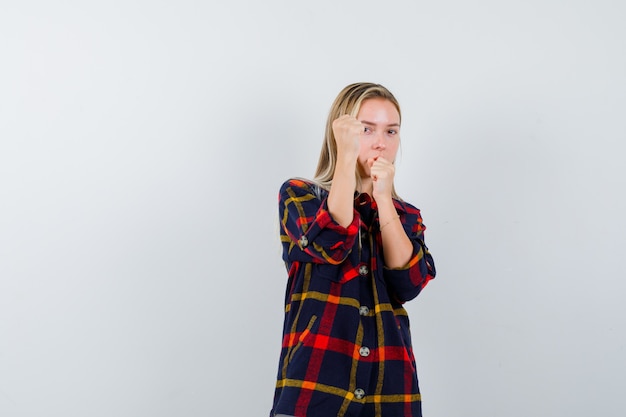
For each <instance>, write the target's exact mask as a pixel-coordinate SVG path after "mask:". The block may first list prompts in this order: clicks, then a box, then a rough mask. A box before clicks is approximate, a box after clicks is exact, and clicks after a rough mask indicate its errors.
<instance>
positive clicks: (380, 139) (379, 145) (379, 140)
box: [374, 134, 387, 151]
mask: <svg viewBox="0 0 626 417" xmlns="http://www.w3.org/2000/svg"><path fill="white" fill-rule="evenodd" d="M386 148H387V145H386V144H385V138H384V135H382V134H379V135H377V136H376V140H375V141H374V149H376V150H381V151H382V150H385V149H386Z"/></svg>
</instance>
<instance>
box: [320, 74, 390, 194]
mask: <svg viewBox="0 0 626 417" xmlns="http://www.w3.org/2000/svg"><path fill="white" fill-rule="evenodd" d="M372 98H382V99H385V100H388V101H390V102H391V104H393V105H394V107H395V108H396V110H398V115H399V116H400V120H401V119H402V115H401V113H400V104H399V103H398V100H396V98H395V97H394V95H393V94H391V92H390V91H389V90H387V89H386V88H385V87H383V86H382V85H380V84H374V83H354V84H350V85H348V86H346V87H345V88H344V89H343V90H341V92H340V93H339V94H338V95H337V98H335V101H334V102H333V104H332V106H331V107H330V112H329V113H328V119H327V120H326V131H325V134H324V142H323V143H322V150H321V152H320V158H319V160H318V162H317V169H316V170H315V177H314V178H313V180H314V181H315V182H316V183H317V184H318V185H319V186H320V187H322V188H324V189H326V190H329V189H330V186H331V184H332V182H333V176H334V174H335V167H336V165H337V143H336V142H335V134H334V133H333V121H334V120H335V119H337V118H339V117H341V116H343V115H344V114H349V115H351V116H353V117H356V116H357V114H359V110H361V104H362V103H363V102H364V101H365V100H369V99H372ZM354 175H355V177H356V187H357V190H358V189H360V187H361V176H360V175H359V172H358V169H357V167H356V166H355V172H354ZM392 196H393V197H394V198H398V199H399V197H398V195H397V194H396V190H395V187H394V188H393V189H392Z"/></svg>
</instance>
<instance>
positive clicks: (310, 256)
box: [278, 179, 359, 265]
mask: <svg viewBox="0 0 626 417" xmlns="http://www.w3.org/2000/svg"><path fill="white" fill-rule="evenodd" d="M326 195H327V193H326V192H323V193H322V192H319V193H316V192H315V191H314V189H313V185H311V184H309V183H307V182H305V181H302V180H297V179H291V180H288V181H286V182H285V183H284V184H283V185H282V187H281V189H280V193H279V203H278V206H279V216H280V226H281V231H280V235H281V236H280V237H281V242H282V244H283V245H285V246H286V249H287V250H285V251H283V260H284V261H286V262H287V261H290V262H293V261H301V262H315V263H328V264H333V265H337V264H340V263H341V262H343V261H344V260H345V259H346V257H347V256H348V255H349V254H350V252H351V250H352V247H353V246H354V244H355V241H356V236H357V233H358V224H359V213H358V212H357V211H356V210H355V211H354V216H353V219H352V223H351V224H350V225H348V227H343V226H341V225H340V224H338V223H337V222H335V221H334V220H333V218H332V216H331V215H330V212H329V211H328V205H327V198H326Z"/></svg>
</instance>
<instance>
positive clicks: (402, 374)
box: [271, 179, 435, 417]
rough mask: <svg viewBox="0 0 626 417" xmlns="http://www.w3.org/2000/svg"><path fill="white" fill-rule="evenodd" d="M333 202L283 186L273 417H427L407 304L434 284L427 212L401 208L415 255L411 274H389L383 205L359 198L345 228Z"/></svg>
mask: <svg viewBox="0 0 626 417" xmlns="http://www.w3.org/2000/svg"><path fill="white" fill-rule="evenodd" d="M327 195H328V193H327V192H326V191H325V190H323V189H321V188H319V187H317V186H315V185H313V184H312V183H309V182H307V181H303V180H297V179H292V180H289V181H287V182H285V183H284V184H283V186H282V187H281V189H280V194H279V216H280V222H281V234H280V238H281V242H282V245H283V260H284V261H285V264H286V267H287V271H288V275H289V279H288V283H287V290H286V296H285V323H284V329H283V342H282V351H281V355H280V363H279V369H278V380H277V384H276V393H275V397H274V404H273V409H272V411H271V415H274V414H287V415H294V416H298V417H300V416H308V417H310V416H314V417H315V416H324V417H327V416H328V417H330V416H333V417H334V416H337V417H344V416H363V417H365V416H368V417H369V416H377V417H382V416H384V417H396V416H403V417H408V416H415V417H416V416H421V414H422V413H421V397H420V392H419V387H418V380H417V372H416V369H415V360H414V357H413V349H412V345H411V336H410V331H409V319H408V316H407V313H406V310H405V309H404V308H403V307H402V304H403V303H404V302H406V301H409V300H411V299H413V298H415V297H416V296H417V295H418V294H419V292H420V291H421V290H422V288H424V286H425V285H426V284H427V283H428V281H430V280H431V279H432V278H434V277H435V266H434V262H433V258H432V256H431V255H430V253H429V252H428V248H427V247H426V245H425V244H424V230H425V226H424V225H423V224H422V218H421V215H420V211H419V210H418V209H417V208H415V207H413V206H412V205H410V204H408V203H406V202H401V201H394V204H395V207H396V211H397V212H398V214H399V216H400V221H401V222H402V225H403V226H404V229H405V231H406V233H407V235H408V236H409V238H410V239H411V241H412V242H413V248H414V250H413V256H412V258H411V260H410V261H409V263H408V264H407V265H406V266H405V267H404V268H400V269H389V268H386V267H385V266H384V259H383V252H382V247H381V242H382V240H381V236H380V230H379V227H380V225H379V223H378V216H377V213H376V202H375V201H373V200H372V199H371V198H370V197H369V196H368V195H367V194H361V195H358V196H356V197H355V204H354V219H353V221H352V224H350V225H349V226H348V227H342V226H341V225H339V224H337V223H336V222H334V221H333V219H332V217H331V215H330V213H329V212H328V207H327V204H326V197H327Z"/></svg>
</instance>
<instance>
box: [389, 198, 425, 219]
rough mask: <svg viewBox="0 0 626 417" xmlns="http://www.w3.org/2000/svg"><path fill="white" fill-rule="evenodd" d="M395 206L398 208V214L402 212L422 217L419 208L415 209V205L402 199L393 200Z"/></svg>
mask: <svg viewBox="0 0 626 417" xmlns="http://www.w3.org/2000/svg"><path fill="white" fill-rule="evenodd" d="M393 204H394V206H395V207H396V210H397V211H398V212H402V213H405V214H413V215H417V216H419V215H420V209H418V208H417V207H415V206H414V205H413V204H411V203H409V202H407V201H404V200H401V199H394V200H393Z"/></svg>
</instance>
